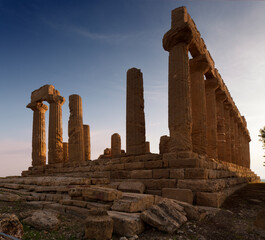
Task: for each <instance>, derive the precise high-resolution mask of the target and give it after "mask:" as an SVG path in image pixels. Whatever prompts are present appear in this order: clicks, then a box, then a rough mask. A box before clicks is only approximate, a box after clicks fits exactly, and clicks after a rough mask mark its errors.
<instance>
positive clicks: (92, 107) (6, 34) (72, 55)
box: [0, 0, 265, 179]
mask: <svg viewBox="0 0 265 240" xmlns="http://www.w3.org/2000/svg"><path fill="white" fill-rule="evenodd" d="M180 6H186V7H187V9H188V12H189V14H190V15H191V17H192V18H193V19H194V21H195V23H196V25H197V28H198V30H199V31H200V33H201V35H202V37H203V39H204V41H205V43H206V46H207V49H208V50H209V52H210V53H211V55H212V57H213V59H214V61H215V66H216V68H217V69H218V70H219V73H220V74H221V76H222V78H223V80H224V82H225V84H226V85H227V87H228V89H229V91H230V94H231V96H232V97H233V99H234V101H235V103H236V105H237V107H238V109H239V110H240V113H241V115H244V116H245V117H246V120H247V123H248V129H249V131H250V135H251V139H252V141H251V143H250V151H251V153H250V154H251V169H252V170H253V171H255V172H256V173H257V174H258V175H259V176H261V178H264V179H265V167H263V164H262V163H263V161H265V158H263V155H264V151H265V150H263V149H262V143H261V142H260V141H259V137H258V134H259V129H260V128H262V127H263V126H265V112H264V105H263V104H264V103H265V94H264V87H265V54H264V53H265V44H264V42H265V28H264V23H265V14H264V12H265V1H255V0H251V1H240V0H234V1H228V0H226V1H221V0H220V1H219V0H208V1H207V0H205V1H203V0H190V1H189V0H186V1H176V0H113V1H109V0H78V1H75V0H0V36H1V37H0V109H1V115H0V117H1V118H0V123H1V124H0V177H3V176H8V175H20V173H21V171H22V170H26V169H27V168H28V167H29V166H30V165H31V137H32V120H33V113H32V111H31V110H30V109H27V108H26V105H27V104H28V103H29V102H30V95H31V92H32V91H34V90H35V89H38V88H39V87H41V86H43V85H45V84H52V85H54V86H55V88H56V89H57V90H59V91H60V93H61V95H62V96H64V97H65V99H66V102H65V104H64V105H63V139H64V141H65V142H66V141H68V133H67V128H68V118H69V107H68V104H69V101H68V98H69V95H71V94H79V95H80V96H81V97H82V102H83V121H84V124H89V125H90V130H91V150H92V159H97V158H98V156H99V155H100V154H102V153H103V150H104V149H105V148H107V147H110V139H111V135H112V134H113V133H116V132H117V133H119V134H120V135H121V138H122V148H123V149H125V148H126V146H125V138H126V136H125V127H126V126H125V122H126V121H125V120H126V108H125V107H126V95H125V94H126V72H127V70H128V69H129V68H132V67H136V68H139V69H141V71H142V73H143V79H144V98H145V118H146V140H147V141H150V145H151V152H153V153H158V151H159V139H160V136H162V135H168V113H167V109H168V96H167V91H168V52H166V51H165V50H164V49H163V47H162V38H163V35H164V34H165V33H166V32H167V31H168V30H169V29H170V24H171V22H170V21H171V10H173V9H175V8H177V7H180ZM48 117H49V114H48V111H47V112H46V129H47V128H48ZM46 134H47V135H48V129H47V131H46ZM46 137H48V136H46Z"/></svg>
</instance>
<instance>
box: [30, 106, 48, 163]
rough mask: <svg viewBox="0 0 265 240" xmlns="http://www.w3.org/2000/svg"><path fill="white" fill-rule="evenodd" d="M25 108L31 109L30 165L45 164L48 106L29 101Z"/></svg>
mask: <svg viewBox="0 0 265 240" xmlns="http://www.w3.org/2000/svg"><path fill="white" fill-rule="evenodd" d="M27 108H30V109H32V111H33V131H32V166H43V165H45V164H46V134H45V112H46V111H47V110H48V107H47V106H46V105H45V104H43V103H40V102H37V103H30V104H28V105H27Z"/></svg>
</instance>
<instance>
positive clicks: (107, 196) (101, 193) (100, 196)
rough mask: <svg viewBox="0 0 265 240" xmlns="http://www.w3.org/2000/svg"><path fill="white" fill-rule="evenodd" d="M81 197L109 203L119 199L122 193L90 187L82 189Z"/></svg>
mask: <svg viewBox="0 0 265 240" xmlns="http://www.w3.org/2000/svg"><path fill="white" fill-rule="evenodd" d="M82 196H83V197H86V198H88V199H95V200H101V201H106V202H110V201H114V200H116V199H120V198H121V197H122V192H120V191H118V190H115V189H111V188H104V187H96V186H95V187H94V186H93V187H92V186H91V187H89V188H82Z"/></svg>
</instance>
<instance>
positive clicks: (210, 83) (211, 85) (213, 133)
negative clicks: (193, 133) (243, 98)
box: [205, 78, 219, 159]
mask: <svg viewBox="0 0 265 240" xmlns="http://www.w3.org/2000/svg"><path fill="white" fill-rule="evenodd" d="M218 86H219V82H218V80H217V79H216V78H211V79H207V80H205V90H206V123H207V154H208V156H209V157H212V158H215V159H216V158H217V156H218V155H217V112H216V94H215V91H216V89H217V88H218Z"/></svg>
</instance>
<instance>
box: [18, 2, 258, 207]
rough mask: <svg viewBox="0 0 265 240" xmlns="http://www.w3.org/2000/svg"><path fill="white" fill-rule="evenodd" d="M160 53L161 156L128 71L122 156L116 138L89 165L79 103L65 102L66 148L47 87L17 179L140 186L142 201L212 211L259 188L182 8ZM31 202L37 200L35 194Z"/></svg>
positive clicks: (237, 124)
mask: <svg viewBox="0 0 265 240" xmlns="http://www.w3.org/2000/svg"><path fill="white" fill-rule="evenodd" d="M163 47H164V49H165V50H166V51H168V52H169V73H168V89H169V91H168V104H169V106H168V110H169V111H168V127H169V136H162V137H161V138H160V144H159V150H160V153H159V154H153V153H150V146H149V142H147V141H146V136H145V114H144V89H143V75H142V72H141V71H140V70H139V69H136V68H131V69H129V70H128V72H127V99H126V151H124V150H122V149H121V137H120V135H119V134H118V133H115V134H113V135H112V136H111V148H107V149H105V150H104V154H102V155H101V156H100V157H99V159H96V160H93V161H90V154H91V150H90V142H91V141H93V139H90V133H89V131H90V128H89V126H88V125H84V124H83V116H82V114H83V113H82V100H81V97H80V96H78V95H71V96H70V97H69V110H70V117H69V122H68V134H69V141H68V143H63V142H62V112H61V106H62V104H63V103H64V101H65V100H64V98H63V97H62V96H61V95H60V93H59V92H58V91H57V90H56V89H55V88H54V87H53V86H51V85H45V86H43V87H41V88H40V89H38V90H36V91H34V92H33V93H32V95H31V103H30V104H28V106H27V107H28V108H31V109H32V110H33V135H32V166H31V167H29V169H28V170H27V171H23V172H22V176H23V177H22V179H27V180H28V181H29V182H30V181H33V182H34V181H35V180H32V179H34V178H35V177H40V176H43V177H49V178H53V177H63V178H67V179H73V178H78V179H79V180H80V179H83V180H82V181H81V180H80V181H81V182H82V183H80V184H79V185H82V186H83V187H84V185H88V186H91V185H100V186H104V187H111V188H116V189H117V190H121V191H124V189H127V190H128V189H129V190H132V188H134V186H138V187H137V190H135V191H138V192H140V193H146V194H152V195H156V196H157V195H159V196H162V197H167V198H173V199H177V200H180V201H184V202H188V203H191V204H197V205H204V206H214V207H219V206H221V204H222V203H223V201H224V200H225V199H226V198H227V196H229V195H230V194H231V193H233V192H234V191H236V190H237V189H239V188H241V187H243V186H245V184H246V183H248V182H257V181H259V177H258V176H257V175H255V174H254V173H253V172H252V171H251V170H250V155H249V142H250V135H249V132H248V129H247V123H246V120H245V118H244V117H243V116H241V114H240V112H239V110H238V108H237V106H236V104H235V103H234V101H233V99H232V97H231V95H230V93H229V91H228V89H227V86H226V85H225V83H224V81H223V79H222V77H221V75H220V74H219V72H218V70H217V69H216V68H215V63H214V61H213V59H212V57H211V55H210V53H209V51H208V50H207V48H206V46H205V43H204V41H203V39H202V38H201V35H200V33H199V31H198V30H197V28H196V26H195V23H194V22H193V20H192V19H191V17H190V15H189V14H188V13H187V9H186V8H185V7H181V8H177V9H175V10H173V11H172V19H171V29H170V30H169V31H168V32H167V33H166V34H165V35H164V38H163ZM189 53H190V55H191V56H192V58H191V59H189ZM43 101H47V102H48V103H49V104H50V110H49V111H50V115H49V136H48V164H47V163H46V141H45V135H46V134H45V111H47V109H48V107H47V106H46V105H45V104H44V103H43ZM165 118H167V116H165ZM79 180H78V181H79ZM17 181H18V182H20V181H22V180H20V179H18V180H17ZM23 181H24V180H23ZM23 181H22V182H23ZM25 182H27V181H25ZM69 182H75V181H74V180H71V181H70V180H69ZM34 183H36V182H34ZM126 183H128V184H127V185H126ZM36 184H37V183H36ZM54 184H56V181H55V183H54ZM124 184H125V185H124ZM76 185H78V184H75V186H74V187H76ZM125 186H126V187H125ZM21 187H22V188H23V186H21ZM69 187H70V188H71V186H70V183H69ZM80 187H81V186H80ZM49 189H50V190H51V189H53V187H52V186H51V187H50V188H49ZM46 190H47V189H46ZM46 190H43V191H46ZM39 191H41V190H39ZM54 191H55V192H57V194H56V198H54V199H56V200H54V201H57V202H58V201H60V196H59V194H62V198H61V199H63V194H67V193H68V190H67V191H66V192H60V191H59V190H57V188H54ZM54 191H53V192H54ZM58 191H59V192H58ZM86 191H88V190H86ZM31 196H33V195H31ZM49 198H51V199H53V197H50V196H49ZM29 199H34V200H38V199H40V197H39V196H38V194H35V195H34V196H33V198H29ZM79 200H80V199H79ZM65 204H66V203H65Z"/></svg>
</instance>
